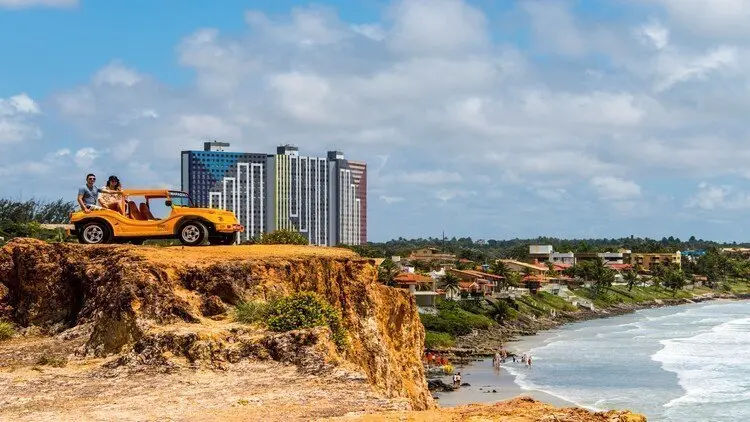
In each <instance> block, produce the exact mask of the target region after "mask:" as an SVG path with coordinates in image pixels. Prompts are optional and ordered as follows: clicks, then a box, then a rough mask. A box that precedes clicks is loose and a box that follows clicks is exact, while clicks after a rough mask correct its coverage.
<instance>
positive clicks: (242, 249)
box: [131, 245, 359, 265]
mask: <svg viewBox="0 0 750 422" xmlns="http://www.w3.org/2000/svg"><path fill="white" fill-rule="evenodd" d="M131 250H132V251H133V252H134V253H136V254H138V255H140V256H142V257H143V258H145V259H147V260H148V261H151V262H164V263H166V264H192V265H201V264H215V263H216V262H217V261H218V260H221V261H234V260H246V259H263V260H269V259H296V260H299V259H305V258H316V257H321V258H358V257H359V255H357V254H356V253H354V252H353V251H351V250H349V249H344V248H329V247H324V246H298V245H232V246H198V247H186V246H170V247H156V246H141V247H138V248H132V249H131ZM175 250H179V253H178V254H176V253H175Z"/></svg>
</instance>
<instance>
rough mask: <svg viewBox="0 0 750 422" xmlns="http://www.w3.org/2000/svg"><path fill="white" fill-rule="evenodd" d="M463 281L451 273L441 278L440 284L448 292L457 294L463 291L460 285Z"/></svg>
mask: <svg viewBox="0 0 750 422" xmlns="http://www.w3.org/2000/svg"><path fill="white" fill-rule="evenodd" d="M460 282H461V280H459V279H458V277H456V276H455V275H453V274H451V273H445V275H444V276H442V277H440V283H441V284H442V285H443V288H445V291H446V292H449V293H457V292H460V291H461V286H460V284H459V283H460Z"/></svg>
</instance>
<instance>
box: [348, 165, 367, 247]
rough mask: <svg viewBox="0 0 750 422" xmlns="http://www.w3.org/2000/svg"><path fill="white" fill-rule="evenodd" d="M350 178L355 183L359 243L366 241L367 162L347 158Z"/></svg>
mask: <svg viewBox="0 0 750 422" xmlns="http://www.w3.org/2000/svg"><path fill="white" fill-rule="evenodd" d="M349 168H350V169H351V170H352V179H353V181H354V184H355V185H357V199H359V243H360V244H364V243H367V163H365V162H364V161H353V160H349Z"/></svg>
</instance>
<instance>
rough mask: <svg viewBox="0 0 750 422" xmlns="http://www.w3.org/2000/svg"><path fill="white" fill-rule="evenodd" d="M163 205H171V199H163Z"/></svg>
mask: <svg viewBox="0 0 750 422" xmlns="http://www.w3.org/2000/svg"><path fill="white" fill-rule="evenodd" d="M164 205H166V206H168V207H171V206H172V201H170V200H169V199H167V200H166V201H164Z"/></svg>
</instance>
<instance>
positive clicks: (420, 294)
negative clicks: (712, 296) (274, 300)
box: [353, 238, 750, 313]
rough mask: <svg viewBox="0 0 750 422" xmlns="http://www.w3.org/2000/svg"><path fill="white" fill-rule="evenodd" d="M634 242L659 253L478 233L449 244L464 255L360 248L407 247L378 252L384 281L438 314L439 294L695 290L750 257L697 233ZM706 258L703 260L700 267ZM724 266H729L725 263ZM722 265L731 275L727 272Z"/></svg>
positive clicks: (580, 302) (577, 301)
mask: <svg viewBox="0 0 750 422" xmlns="http://www.w3.org/2000/svg"><path fill="white" fill-rule="evenodd" d="M632 240H633V242H637V243H638V244H637V246H638V249H640V250H643V249H651V250H654V249H656V250H657V251H654V252H645V251H638V252H634V251H633V250H631V249H624V248H618V249H613V250H605V251H592V250H591V249H594V248H592V247H591V246H589V245H587V244H586V243H585V242H579V243H578V248H579V249H584V251H571V250H567V251H566V250H562V251H561V250H556V249H555V247H554V246H553V245H551V244H526V245H522V244H515V245H514V246H510V247H508V248H507V249H505V250H503V251H502V252H501V253H500V254H499V255H500V256H497V255H494V254H492V253H488V252H489V251H493V252H495V253H497V250H493V249H492V247H491V246H490V245H489V244H488V243H487V242H484V241H480V242H477V241H473V242H472V241H471V240H470V239H463V245H462V246H460V247H459V246H457V245H458V244H460V243H461V242H460V241H457V240H456V239H453V240H452V241H451V242H449V244H448V245H447V246H448V247H446V248H445V249H451V250H453V251H456V250H458V253H454V252H449V251H447V250H443V249H441V248H438V247H419V248H415V249H412V250H410V251H409V252H408V254H407V253H404V252H405V251H404V249H402V247H400V246H396V245H398V244H399V243H408V242H409V241H405V240H402V241H401V242H399V241H391V242H387V243H385V244H371V245H369V246H367V247H356V248H353V249H355V250H357V251H358V252H360V253H361V254H363V255H370V256H373V255H378V254H379V252H380V253H382V251H383V248H385V249H386V250H389V251H395V250H399V251H400V252H401V253H400V254H398V255H395V254H394V255H389V256H387V257H383V256H380V257H374V259H375V261H376V263H377V265H378V266H379V268H380V272H379V274H380V278H381V281H382V282H383V283H385V284H390V285H393V286H395V287H400V288H404V289H408V290H409V291H411V292H412V294H413V295H414V296H415V297H416V299H415V300H416V303H417V305H418V306H419V308H420V312H422V313H435V312H436V310H435V305H436V303H437V298H438V297H440V298H443V299H448V300H457V301H461V300H477V299H489V300H497V299H503V298H510V299H514V298H516V297H519V296H523V295H529V294H536V293H538V292H547V293H551V294H553V295H556V296H560V297H563V298H564V299H565V300H568V301H570V302H571V304H572V305H573V306H584V307H592V308H593V304H592V302H591V301H589V300H586V299H585V298H582V297H579V296H576V295H574V294H573V293H572V291H574V290H576V289H579V288H582V287H585V288H592V289H596V288H597V286H598V285H604V286H607V287H609V286H612V285H626V286H627V285H629V287H630V288H632V286H633V285H635V284H638V285H653V284H655V283H659V284H661V285H662V286H663V287H664V288H668V289H669V288H672V289H675V290H676V289H684V288H690V289H691V288H694V287H696V286H697V287H700V286H703V285H704V284H713V283H714V282H715V281H717V279H719V278H721V276H723V275H726V274H725V273H727V274H728V272H729V271H730V270H731V269H730V268H729V267H730V264H729V262H748V258H750V248H747V247H741V246H736V245H735V246H732V247H726V246H725V247H719V246H717V245H718V244H715V243H714V242H707V241H703V240H700V241H699V240H697V239H691V240H692V241H693V242H692V243H693V244H694V245H696V246H698V245H703V246H705V247H698V248H694V249H684V250H674V251H673V249H675V248H676V247H677V245H678V244H681V243H682V242H680V241H679V239H674V238H672V241H671V242H670V240H669V239H664V240H663V242H658V241H654V240H650V239H638V240H637V241H636V239H632ZM421 241H422V242H424V240H421ZM412 242H415V243H419V241H412ZM430 242H433V243H434V242H436V240H435V239H432V240H431V241H430ZM438 242H439V241H438ZM493 242H494V243H495V245H497V244H498V242H496V241H493ZM503 242H512V241H503ZM562 242H565V241H562ZM520 247H524V248H525V251H523V252H521V251H520V250H519V248H520ZM484 251H488V252H484ZM707 253H710V254H713V255H719V256H721V259H723V261H722V263H716V262H708V261H710V260H709V259H707V258H710V257H706V255H707ZM509 255H510V256H509ZM713 255H712V256H713ZM701 258H703V260H702V261H701V262H700V265H699V260H701ZM730 259H736V260H738V261H730ZM722 266H723V267H726V268H725V269H724V270H722V269H719V268H718V267H722ZM714 267H716V268H714ZM733 270H734V272H737V273H738V274H737V275H744V272H747V271H748V268H747V266H743V267H742V268H733ZM717 271H724V272H725V273H722V274H719V273H717ZM739 273H742V274H739ZM670 283H672V284H670Z"/></svg>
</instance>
